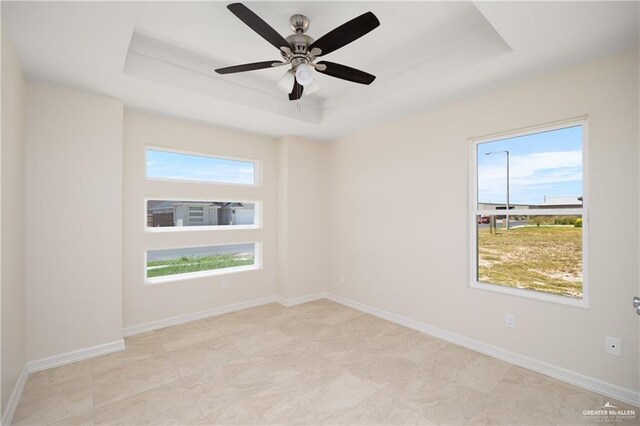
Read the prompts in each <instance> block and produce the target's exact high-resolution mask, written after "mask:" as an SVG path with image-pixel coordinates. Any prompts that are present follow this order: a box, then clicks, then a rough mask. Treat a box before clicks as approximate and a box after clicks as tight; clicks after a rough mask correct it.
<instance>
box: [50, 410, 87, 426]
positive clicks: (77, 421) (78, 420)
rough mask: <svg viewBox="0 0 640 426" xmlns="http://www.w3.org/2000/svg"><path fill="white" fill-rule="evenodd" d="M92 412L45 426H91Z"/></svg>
mask: <svg viewBox="0 0 640 426" xmlns="http://www.w3.org/2000/svg"><path fill="white" fill-rule="evenodd" d="M93 424H94V423H93V410H89V411H85V412H84V413H80V414H75V415H72V416H70V417H65V418H64V419H61V420H57V421H55V422H53V423H49V424H48V425H47V426H93Z"/></svg>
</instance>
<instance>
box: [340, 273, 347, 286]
mask: <svg viewBox="0 0 640 426" xmlns="http://www.w3.org/2000/svg"><path fill="white" fill-rule="evenodd" d="M339 278H340V284H344V283H345V281H346V279H345V277H344V274H340V277H339Z"/></svg>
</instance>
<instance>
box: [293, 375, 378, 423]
mask: <svg viewBox="0 0 640 426" xmlns="http://www.w3.org/2000/svg"><path fill="white" fill-rule="evenodd" d="M381 388H382V385H379V384H377V383H375V382H372V381H369V380H363V379H361V378H359V377H357V376H355V375H353V374H351V373H349V372H347V371H342V372H341V373H340V374H339V375H338V376H337V377H335V378H334V379H332V380H330V381H328V382H327V383H325V384H323V385H322V386H319V387H318V386H316V387H306V388H303V390H301V392H299V393H297V394H294V395H293V396H294V397H295V398H296V400H297V401H300V402H301V403H302V404H303V406H305V408H307V409H308V410H309V411H311V413H312V414H313V415H314V416H315V417H316V418H318V419H323V418H327V417H334V416H335V415H336V414H337V413H340V412H344V411H346V410H348V409H351V408H353V407H355V406H356V405H358V404H359V403H361V402H362V401H364V400H365V399H366V398H368V397H370V396H371V395H373V394H374V393H376V392H377V391H378V390H380V389H381Z"/></svg>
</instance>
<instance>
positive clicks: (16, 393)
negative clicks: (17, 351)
mask: <svg viewBox="0 0 640 426" xmlns="http://www.w3.org/2000/svg"><path fill="white" fill-rule="evenodd" d="M27 377H29V371H28V370H27V366H26V365H25V366H24V368H23V369H22V372H21V373H20V376H18V380H17V381H16V384H15V386H14V387H13V392H11V396H10V397H9V402H8V403H7V407H6V408H5V410H4V412H3V413H2V424H3V425H10V424H11V420H13V415H14V414H15V412H16V408H18V402H20V397H21V396H22V391H23V390H24V385H25V383H27Z"/></svg>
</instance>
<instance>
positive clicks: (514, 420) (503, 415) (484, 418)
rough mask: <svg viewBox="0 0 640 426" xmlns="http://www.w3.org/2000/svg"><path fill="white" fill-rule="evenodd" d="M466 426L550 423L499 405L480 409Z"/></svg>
mask: <svg viewBox="0 0 640 426" xmlns="http://www.w3.org/2000/svg"><path fill="white" fill-rule="evenodd" d="M466 424H468V425H478V426H480V425H486V426H493V425H495V426H500V425H503V426H545V425H551V424H552V423H549V422H547V421H546V420H545V419H544V418H542V417H538V416H535V415H533V414H531V413H528V412H526V411H521V410H514V409H510V408H505V407H503V406H501V405H500V404H499V403H496V405H490V404H489V405H486V406H484V407H482V408H480V409H479V410H478V411H477V412H476V413H475V414H474V415H473V416H471V418H470V419H469V420H467V423H466Z"/></svg>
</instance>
